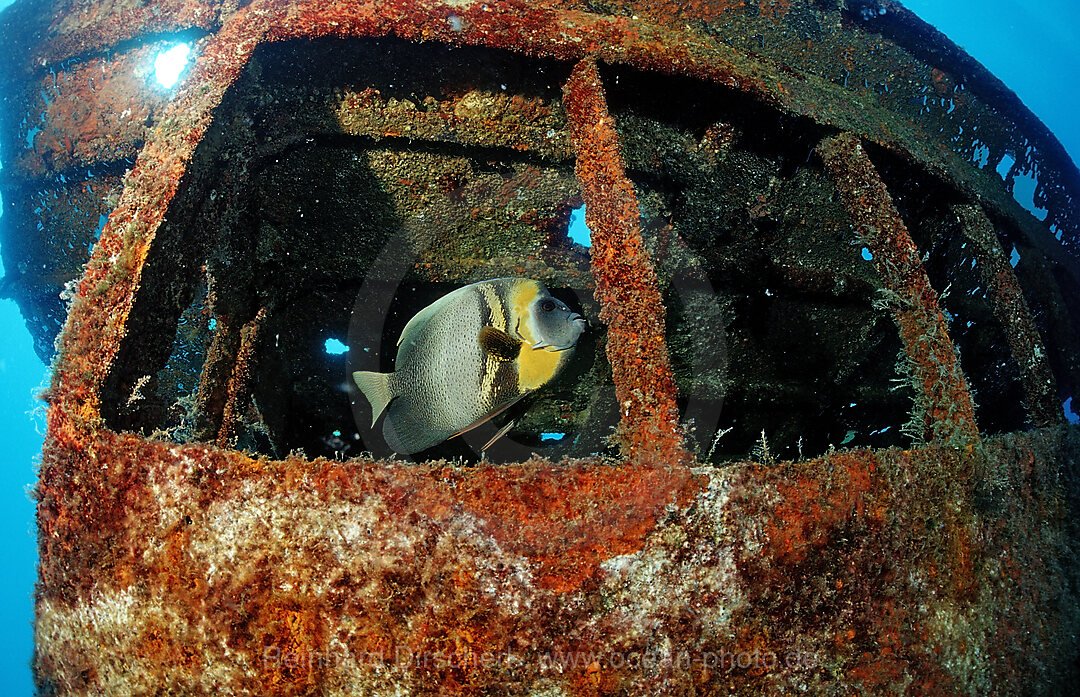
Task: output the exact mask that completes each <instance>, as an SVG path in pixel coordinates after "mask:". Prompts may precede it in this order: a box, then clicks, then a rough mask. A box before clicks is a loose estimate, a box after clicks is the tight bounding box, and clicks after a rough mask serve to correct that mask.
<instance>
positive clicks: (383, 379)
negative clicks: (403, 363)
mask: <svg viewBox="0 0 1080 697" xmlns="http://www.w3.org/2000/svg"><path fill="white" fill-rule="evenodd" d="M391 375H393V373H373V372H370V371H367V370H358V371H356V372H355V373H353V374H352V377H353V382H355V383H356V386H357V387H359V388H360V391H361V392H363V393H364V396H365V397H367V400H368V401H369V402H371V425H372V426H374V425H375V422H376V421H378V420H379V416H380V415H382V413H383V412H384V411H385V410H386V405H388V404H390V400H391V399H393V398H394V396H395V395H394V392H393V390H392V389H391V388H390V376H391Z"/></svg>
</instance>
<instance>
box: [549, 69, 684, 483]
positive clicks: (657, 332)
mask: <svg viewBox="0 0 1080 697" xmlns="http://www.w3.org/2000/svg"><path fill="white" fill-rule="evenodd" d="M564 95H565V96H564V99H565V105H566V113H567V119H568V121H569V124H570V136H571V140H572V141H573V145H574V151H575V152H576V153H577V163H576V166H575V171H576V173H577V178H578V180H579V181H580V182H581V187H582V190H583V195H584V198H585V219H586V222H587V223H588V225H589V229H590V230H591V231H592V235H593V236H592V243H593V244H592V250H591V251H592V271H593V276H594V277H595V278H596V299H597V301H598V302H599V303H600V308H601V310H600V319H601V320H602V321H603V322H604V323H605V324H606V325H607V327H608V338H607V357H608V361H609V362H610V363H611V372H612V376H613V377H614V379H615V394H616V397H617V398H618V400H619V409H620V412H621V414H622V421H621V423H620V430H621V437H622V442H623V449H624V452H625V454H626V455H627V456H628V457H636V456H641V455H647V454H648V455H652V456H656V457H660V458H661V459H663V460H665V461H669V462H674V461H683V460H685V459H686V458H687V457H688V456H687V453H686V450H685V449H684V447H683V441H682V435H681V433H680V431H679V423H678V421H679V409H678V406H677V405H676V403H675V397H676V388H675V380H674V377H673V376H672V373H671V364H670V362H669V360H668V352H667V345H666V344H665V342H664V327H665V325H664V320H665V317H664V314H665V313H664V303H663V299H662V298H661V296H660V288H659V285H658V283H657V279H656V271H655V269H654V268H653V265H652V262H651V261H650V259H649V254H648V252H647V251H646V250H645V244H644V242H643V240H642V237H641V226H640V223H639V219H640V217H641V211H640V208H639V207H638V201H637V195H636V194H635V193H634V184H633V182H631V181H630V179H629V177H627V175H626V170H625V168H624V166H623V161H622V155H621V153H620V149H619V135H618V133H617V132H616V130H615V124H614V122H613V121H612V118H611V115H610V114H609V113H608V109H607V99H606V97H605V95H604V87H603V84H602V83H601V81H600V74H599V71H598V70H597V66H596V61H595V60H593V59H592V58H586V59H584V60H582V61H581V62H579V63H578V64H577V66H575V67H574V70H573V72H571V74H570V78H569V80H568V81H567V83H566V86H565V88H564Z"/></svg>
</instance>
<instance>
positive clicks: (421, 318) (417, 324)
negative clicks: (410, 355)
mask: <svg viewBox="0 0 1080 697" xmlns="http://www.w3.org/2000/svg"><path fill="white" fill-rule="evenodd" d="M467 288H469V286H462V287H461V288H458V289H457V290H455V291H452V292H450V293H447V294H446V295H444V296H442V297H441V298H439V299H438V300H436V301H435V302H433V303H431V304H430V305H428V306H427V307H425V308H424V309H423V310H420V311H419V312H417V313H416V314H415V315H413V318H412V319H410V320H409V321H408V323H407V324H406V325H405V328H404V329H402V330H401V336H399V337H398V340H397V345H398V346H401V345H402V344H404V343H407V342H409V341H412V340H413V338H415V337H416V335H417V334H419V333H420V332H421V331H422V330H423V329H424V327H426V326H427V323H428V322H430V321H431V318H432V317H434V316H435V315H437V314H439V312H440V311H442V309H443V308H444V307H446V306H447V305H449V304H450V303H452V302H454V301H456V300H457V299H458V298H459V297H460V296H461V295H462V293H463V292H466V289H467Z"/></svg>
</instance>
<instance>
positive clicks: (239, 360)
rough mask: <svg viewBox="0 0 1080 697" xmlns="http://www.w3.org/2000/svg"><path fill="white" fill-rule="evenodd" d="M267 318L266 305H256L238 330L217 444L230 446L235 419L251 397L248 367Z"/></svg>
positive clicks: (253, 358) (253, 357) (252, 364)
mask: <svg viewBox="0 0 1080 697" xmlns="http://www.w3.org/2000/svg"><path fill="white" fill-rule="evenodd" d="M265 321H266V308H265V307H263V308H259V312H258V313H257V314H256V315H255V319H253V320H251V321H250V322H248V323H247V324H245V325H244V326H243V328H242V329H241V330H240V350H239V351H238V352H237V354H236V362H235V363H234V364H233V371H232V375H231V376H230V377H229V386H228V389H227V393H226V394H227V400H226V402H225V408H224V409H223V410H222V414H221V429H220V430H219V431H218V435H217V445H218V447H220V448H227V447H231V446H232V444H233V439H234V438H235V437H236V432H237V423H238V422H239V420H240V418H241V416H242V415H243V411H244V409H245V407H246V406H247V403H248V401H249V400H250V399H251V371H252V368H253V367H254V362H255V349H256V348H257V347H258V345H259V335H260V334H261V330H262V326H263V323H264V322H265Z"/></svg>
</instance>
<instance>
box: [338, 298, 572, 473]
mask: <svg viewBox="0 0 1080 697" xmlns="http://www.w3.org/2000/svg"><path fill="white" fill-rule="evenodd" d="M583 331H585V320H584V319H583V318H582V317H581V315H579V314H577V313H576V312H574V311H572V310H571V309H570V308H569V307H567V306H566V304H565V303H563V302H562V301H561V300H559V299H557V298H555V297H552V295H551V293H550V292H548V289H547V288H546V287H544V285H543V284H542V283H540V282H538V281H534V280H530V279H527V278H496V279H492V280H488V281H480V282H479V283H473V284H470V285H467V286H464V287H462V288H458V289H457V290H455V291H452V292H450V293H448V294H446V295H444V296H443V297H441V298H439V299H438V300H436V301H435V302H433V303H431V304H430V305H428V306H427V307H425V308H424V309H423V310H420V312H418V313H416V315H415V316H414V317H413V318H412V319H410V320H409V322H408V324H406V325H405V329H404V330H402V332H401V337H400V338H399V339H398V342H397V345H398V351H397V356H396V358H395V360H394V372H392V373H373V372H369V371H365V370H359V371H356V372H355V373H353V376H352V377H353V380H354V381H355V382H356V385H357V387H359V388H360V391H361V392H363V393H364V396H365V397H367V400H368V402H370V403H371V425H372V427H374V426H375V422H376V421H378V419H379V416H380V415H381V414H382V413H383V412H384V411H385V412H386V418H385V419H384V421H383V427H382V430H383V437H384V438H385V439H386V443H387V445H389V446H390V448H391V449H392V450H393V451H394V452H396V453H403V454H411V453H415V452H418V451H420V450H424V449H426V448H430V447H432V446H433V445H437V444H439V443H441V442H443V441H444V440H447V439H448V438H452V437H453V436H456V435H459V434H461V433H464V432H466V431H468V430H470V429H472V428H474V427H476V426H479V425H480V424H482V423H484V422H485V421H487V420H488V419H490V418H492V417H493V416H496V415H497V414H499V413H500V412H502V411H503V410H505V409H506V408H508V407H509V406H511V405H512V404H514V403H515V402H517V401H518V400H519V399H521V398H522V397H524V396H525V395H527V394H529V393H530V392H533V391H534V390H537V389H539V388H540V387H542V386H543V385H545V384H546V383H547V382H549V381H550V380H551V379H552V378H554V377H555V376H556V375H558V373H559V371H560V370H562V369H563V368H564V367H565V366H566V364H567V363H568V362H569V359H570V355H571V354H572V353H573V350H574V346H576V345H577V341H578V338H579V337H580V336H581V334H582V332H583ZM505 430H508V429H504V430H503V431H500V432H499V434H498V435H502V433H504V432H505ZM492 440H494V439H492ZM490 442H491V441H489V444H490ZM485 447H486V446H485Z"/></svg>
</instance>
